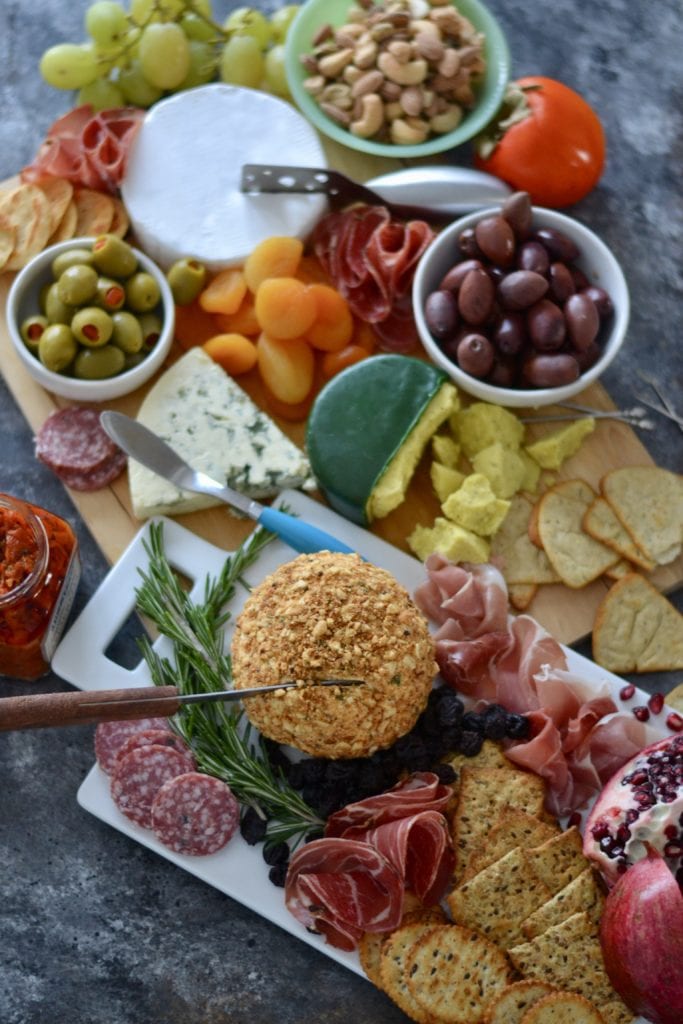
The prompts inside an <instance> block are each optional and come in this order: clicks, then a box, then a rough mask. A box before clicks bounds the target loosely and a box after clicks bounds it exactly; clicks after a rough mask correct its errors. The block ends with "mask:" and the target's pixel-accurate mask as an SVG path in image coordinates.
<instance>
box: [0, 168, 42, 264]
mask: <svg viewBox="0 0 683 1024" xmlns="http://www.w3.org/2000/svg"><path fill="white" fill-rule="evenodd" d="M0 228H5V229H7V228H14V231H15V238H14V248H13V250H12V253H11V255H10V257H9V259H8V260H7V262H6V264H5V269H6V270H21V268H22V267H24V266H26V264H27V263H28V261H29V260H31V259H33V257H34V256H36V255H37V254H38V253H39V252H41V251H42V249H44V248H45V244H46V243H47V240H48V238H49V237H50V206H49V203H48V201H47V199H46V197H45V194H44V193H43V192H41V190H40V189H39V188H38V186H37V185H31V184H29V183H24V184H21V185H18V186H17V187H16V188H14V189H12V190H11V191H10V192H8V193H7V194H6V195H5V196H4V197H3V199H2V200H0Z"/></svg>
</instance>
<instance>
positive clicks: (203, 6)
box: [185, 0, 213, 18]
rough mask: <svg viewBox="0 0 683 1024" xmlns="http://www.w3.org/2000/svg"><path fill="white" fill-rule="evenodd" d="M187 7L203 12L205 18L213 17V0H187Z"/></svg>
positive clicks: (199, 12)
mask: <svg viewBox="0 0 683 1024" xmlns="http://www.w3.org/2000/svg"><path fill="white" fill-rule="evenodd" d="M185 7H186V9H188V10H190V11H196V12H197V13H198V14H203V15H204V17H205V18H213V11H212V10H211V0H186V3H185Z"/></svg>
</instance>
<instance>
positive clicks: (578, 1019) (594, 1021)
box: [522, 992, 605, 1024]
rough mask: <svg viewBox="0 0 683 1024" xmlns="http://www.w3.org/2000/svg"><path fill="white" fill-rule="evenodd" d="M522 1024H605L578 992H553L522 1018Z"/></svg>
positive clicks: (593, 1007) (540, 1000)
mask: <svg viewBox="0 0 683 1024" xmlns="http://www.w3.org/2000/svg"><path fill="white" fill-rule="evenodd" d="M522 1024H605V1022H604V1020H603V1017H602V1015H601V1014H600V1013H599V1012H598V1010H597V1009H596V1008H595V1006H593V1004H592V1003H591V1002H589V1001H588V999H585V998H584V997H583V996H580V995H577V993H576V992H553V993H551V994H550V995H547V996H544V997H543V999H539V1001H538V1002H537V1003H534V1005H533V1006H532V1007H531V1009H529V1010H528V1011H527V1012H526V1013H525V1014H524V1017H523V1018H522Z"/></svg>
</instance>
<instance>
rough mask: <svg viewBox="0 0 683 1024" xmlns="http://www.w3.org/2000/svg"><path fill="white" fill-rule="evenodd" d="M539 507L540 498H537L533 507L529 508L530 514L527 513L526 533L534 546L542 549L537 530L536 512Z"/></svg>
mask: <svg viewBox="0 0 683 1024" xmlns="http://www.w3.org/2000/svg"><path fill="white" fill-rule="evenodd" d="M540 508H541V499H540V498H539V499H538V501H537V502H536V503H535V504H534V506H533V508H532V509H531V514H530V515H529V522H528V524H527V533H528V534H529V540H530V541H531V543H532V544H533V545H534V547H537V548H540V550H541V551H542V550H543V541H542V540H541V535H540V533H539V532H538V513H539V511H540Z"/></svg>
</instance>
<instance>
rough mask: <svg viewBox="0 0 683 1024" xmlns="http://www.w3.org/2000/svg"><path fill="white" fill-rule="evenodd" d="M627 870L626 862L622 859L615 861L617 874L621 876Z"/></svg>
mask: <svg viewBox="0 0 683 1024" xmlns="http://www.w3.org/2000/svg"><path fill="white" fill-rule="evenodd" d="M627 868H628V861H626V860H623V859H621V858H620V859H619V860H618V861H617V871H618V872H619V874H620V875H623V874H624V872H625V871H626V869H627Z"/></svg>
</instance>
